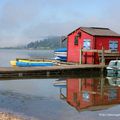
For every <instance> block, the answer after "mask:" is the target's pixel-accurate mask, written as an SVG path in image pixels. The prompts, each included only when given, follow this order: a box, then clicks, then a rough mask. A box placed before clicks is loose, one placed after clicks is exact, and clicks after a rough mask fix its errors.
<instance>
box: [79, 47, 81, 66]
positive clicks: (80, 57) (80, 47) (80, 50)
mask: <svg viewBox="0 0 120 120" xmlns="http://www.w3.org/2000/svg"><path fill="white" fill-rule="evenodd" d="M79 64H82V48H81V47H80V62H79Z"/></svg>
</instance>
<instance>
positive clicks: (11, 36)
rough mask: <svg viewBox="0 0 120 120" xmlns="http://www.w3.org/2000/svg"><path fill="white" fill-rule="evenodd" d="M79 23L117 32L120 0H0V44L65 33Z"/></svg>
mask: <svg viewBox="0 0 120 120" xmlns="http://www.w3.org/2000/svg"><path fill="white" fill-rule="evenodd" d="M80 26H90V27H91V26H99V27H108V28H111V29H112V30H114V31H116V32H118V33H120V0H0V46H1V47H3V46H14V45H21V44H25V43H28V42H30V41H35V40H39V39H42V38H43V37H45V36H54V35H67V34H68V33H70V32H71V31H73V30H74V29H75V28H78V27H80Z"/></svg>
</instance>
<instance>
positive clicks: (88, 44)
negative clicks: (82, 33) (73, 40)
mask: <svg viewBox="0 0 120 120" xmlns="http://www.w3.org/2000/svg"><path fill="white" fill-rule="evenodd" d="M90 47H91V40H90V39H84V41H83V49H88V50H89V49H90Z"/></svg>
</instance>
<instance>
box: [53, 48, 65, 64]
mask: <svg viewBox="0 0 120 120" xmlns="http://www.w3.org/2000/svg"><path fill="white" fill-rule="evenodd" d="M54 54H55V59H56V60H60V61H64V62H66V61H67V48H59V49H57V50H55V51H54Z"/></svg>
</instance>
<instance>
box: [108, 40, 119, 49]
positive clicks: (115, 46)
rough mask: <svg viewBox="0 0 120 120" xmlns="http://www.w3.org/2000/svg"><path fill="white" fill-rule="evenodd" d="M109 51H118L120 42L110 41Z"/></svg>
mask: <svg viewBox="0 0 120 120" xmlns="http://www.w3.org/2000/svg"><path fill="white" fill-rule="evenodd" d="M109 49H110V50H111V51H118V41H117V40H110V41H109Z"/></svg>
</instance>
